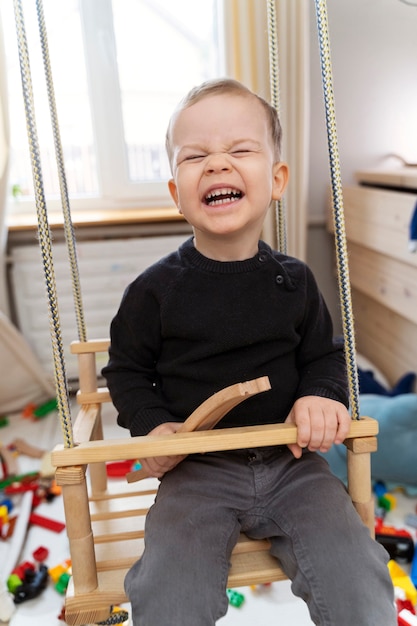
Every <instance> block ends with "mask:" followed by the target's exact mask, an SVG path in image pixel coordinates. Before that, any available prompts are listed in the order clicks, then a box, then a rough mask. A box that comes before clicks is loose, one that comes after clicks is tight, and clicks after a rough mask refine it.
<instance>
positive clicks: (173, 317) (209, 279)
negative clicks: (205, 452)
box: [103, 239, 348, 435]
mask: <svg viewBox="0 0 417 626" xmlns="http://www.w3.org/2000/svg"><path fill="white" fill-rule="evenodd" d="M332 333H333V331H332V323H331V319H330V316H329V313H328V310H327V308H326V305H325V303H324V301H323V298H322V296H321V295H320V292H319V290H318V288H317V285H316V282H315V280H314V278H313V275H312V273H311V271H310V270H309V269H308V267H307V266H306V265H305V264H304V263H302V262H301V261H299V260H297V259H294V258H291V257H288V256H285V255H283V254H280V253H278V252H276V251H273V250H272V249H271V248H270V247H269V246H268V245H267V244H265V243H264V242H262V241H261V242H259V252H258V253H257V254H256V256H254V257H253V258H251V259H247V260H245V261H235V262H220V261H214V260H211V259H208V258H206V257H204V256H202V255H201V254H200V253H199V252H198V251H197V250H196V249H195V247H194V245H193V241H192V239H189V240H187V241H186V242H185V243H184V244H183V245H182V246H180V248H179V249H178V250H177V251H176V252H174V253H172V254H170V255H169V256H167V257H165V258H163V259H161V260H160V261H159V262H157V263H156V264H154V265H153V266H151V267H150V268H149V269H147V270H146V271H145V272H144V273H143V274H141V275H140V276H139V277H138V278H137V279H136V280H135V281H134V282H133V283H132V284H131V285H130V286H129V287H128V288H127V290H126V292H125V294H124V297H123V300H122V303H121V305H120V309H119V311H118V313H117V315H116V316H115V318H114V319H113V321H112V325H111V347H110V360H109V363H108V365H107V366H106V367H105V368H104V369H103V374H104V376H105V378H106V379H107V383H108V386H109V389H110V393H111V396H112V399H113V402H114V404H115V406H116V408H117V410H118V412H119V417H118V423H119V424H120V425H121V426H123V427H125V428H129V429H130V432H131V434H132V435H144V434H147V433H148V432H149V431H150V430H152V429H153V428H155V427H156V426H157V425H159V424H161V423H163V422H167V421H184V419H186V418H187V417H188V415H190V414H191V413H192V412H193V411H194V409H195V408H196V407H197V406H198V405H199V404H201V403H202V402H203V401H204V400H206V399H207V398H208V397H209V396H211V395H212V394H214V393H215V392H216V391H219V390H220V389H222V388H224V387H227V386H228V385H232V384H234V383H237V382H242V381H245V380H250V379H252V378H257V377H259V376H268V377H269V379H270V382H271V386H272V389H271V390H270V391H267V392H263V393H260V394H258V395H256V396H253V397H252V398H249V399H248V400H245V401H244V402H243V403H241V404H240V405H238V406H237V407H235V408H234V409H233V410H231V411H230V412H229V413H228V414H227V415H226V416H225V417H224V418H223V419H222V420H221V422H220V423H219V427H220V426H222V427H232V426H246V425H253V424H262V423H273V422H282V421H284V420H285V418H286V417H287V415H288V413H289V411H290V409H291V407H292V405H293V403H294V401H295V400H296V399H297V398H299V397H301V396H306V395H319V396H324V397H327V398H332V399H334V400H338V401H339V402H343V403H344V404H345V405H346V406H347V404H348V397H347V385H346V374H345V363H344V356H343V348H342V346H341V345H338V346H337V345H336V344H335V342H334V341H333V338H332Z"/></svg>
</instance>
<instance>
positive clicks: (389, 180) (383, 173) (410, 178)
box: [355, 167, 417, 191]
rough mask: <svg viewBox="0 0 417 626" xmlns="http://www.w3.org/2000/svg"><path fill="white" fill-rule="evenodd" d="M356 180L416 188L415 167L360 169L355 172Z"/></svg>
mask: <svg viewBox="0 0 417 626" xmlns="http://www.w3.org/2000/svg"><path fill="white" fill-rule="evenodd" d="M355 177H356V180H357V181H358V182H363V183H367V184H375V185H383V186H385V187H402V188H405V189H413V190H414V191H415V190H416V189H417V169H416V168H415V167H398V168H396V169H392V170H361V171H360V172H356V173H355Z"/></svg>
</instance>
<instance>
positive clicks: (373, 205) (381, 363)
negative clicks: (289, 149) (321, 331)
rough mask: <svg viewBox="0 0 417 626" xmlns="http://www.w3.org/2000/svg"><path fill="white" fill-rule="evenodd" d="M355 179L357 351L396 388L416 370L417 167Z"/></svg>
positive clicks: (352, 246) (349, 231)
mask: <svg viewBox="0 0 417 626" xmlns="http://www.w3.org/2000/svg"><path fill="white" fill-rule="evenodd" d="M357 179H358V184H357V185H355V186H347V187H344V189H343V198H344V207H345V216H346V235H347V240H348V253H349V267H350V280H351V286H352V300H353V310H354V318H355V329H356V343H357V350H358V352H359V353H361V354H363V355H364V356H366V357H367V358H369V359H370V360H371V361H372V362H373V363H374V364H375V365H376V366H377V367H379V368H380V369H381V371H382V372H383V373H384V374H385V375H386V376H387V378H388V379H389V381H390V382H391V384H394V383H395V382H396V381H397V380H398V379H399V378H400V376H402V375H403V374H405V373H406V372H410V371H413V372H416V371H417V253H416V252H411V251H410V249H409V226H410V222H411V218H412V216H413V213H414V210H415V207H416V203H417V168H413V169H412V170H411V171H410V170H408V169H407V170H404V171H403V170H398V171H395V172H389V173H382V172H359V173H358V175H357Z"/></svg>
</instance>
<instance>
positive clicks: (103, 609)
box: [52, 340, 378, 625]
mask: <svg viewBox="0 0 417 626" xmlns="http://www.w3.org/2000/svg"><path fill="white" fill-rule="evenodd" d="M108 346H109V341H108V340H93V341H88V342H75V343H74V344H72V347H71V349H72V352H73V353H74V354H77V355H78V360H79V373H80V390H79V392H78V398H77V399H78V402H79V404H80V405H81V408H80V411H79V413H78V416H77V418H76V421H75V424H74V441H75V442H76V445H75V446H74V447H72V448H64V447H63V446H58V447H57V448H56V449H55V450H54V451H53V453H52V462H53V464H54V466H55V467H56V468H57V469H56V478H57V482H58V484H59V485H60V486H61V487H62V493H63V500H64V508H65V517H66V526H67V534H68V539H69V546H70V555H71V560H72V578H71V581H70V584H69V587H68V590H67V595H66V601H65V619H66V622H67V623H68V624H71V625H85V624H90V623H94V622H98V621H104V620H106V619H107V618H108V617H109V614H110V610H111V607H112V606H113V605H117V604H120V603H123V602H126V601H127V598H126V595H125V592H124V588H123V581H124V577H125V575H126V572H127V570H128V569H129V568H130V567H131V565H132V564H133V563H134V562H135V561H136V560H137V559H138V558H139V556H140V555H141V553H142V551H143V534H144V532H143V528H144V521H145V516H146V513H147V510H148V508H149V507H150V506H151V504H152V502H153V499H154V497H155V493H156V489H157V484H158V482H157V481H156V480H155V479H151V478H148V479H146V480H144V481H142V482H139V483H138V482H131V483H127V482H126V483H125V484H122V485H120V482H119V481H118V483H117V484H114V483H113V484H111V483H109V484H108V482H107V473H106V465H105V464H106V462H110V461H124V460H131V459H138V458H146V457H150V456H158V455H169V454H190V453H204V452H210V451H215V450H232V449H241V448H245V447H252V448H253V447H258V446H265V445H284V444H288V443H294V442H295V441H296V435H297V431H296V427H295V426H292V425H289V424H272V425H264V426H249V427H245V428H229V429H216V430H207V431H201V430H200V431H194V432H181V433H176V434H175V435H163V436H158V437H155V436H153V437H152V436H146V437H128V438H121V439H113V440H107V441H104V440H103V429H102V422H101V405H102V403H103V402H110V401H111V400H110V395H109V392H108V390H107V389H106V388H104V387H103V388H98V387H97V376H96V371H97V370H96V354H97V353H99V352H107V350H108ZM261 390H262V389H261ZM240 393H241V395H242V396H245V395H246V396H247V393H248V392H247V389H246V388H245V387H242V391H241V392H240ZM254 393H257V391H254ZM216 396H218V394H216ZM216 396H214V397H213V399H212V400H211V401H210V402H209V403H208V404H207V407H208V409H209V411H211V412H212V413H213V412H214V413H216V419H215V420H213V418H212V417H211V418H210V415H207V416H206V417H207V419H208V422H209V425H210V426H211V425H213V422H214V423H216V422H217V421H218V419H219V415H221V414H224V413H225V412H226V410H229V409H230V408H231V406H233V405H234V404H233V403H235V404H236V403H237V402H240V401H241V400H242V399H244V397H242V398H240V399H236V397H235V396H236V390H234V399H233V398H232V399H231V397H230V396H229V397H228V396H227V393H226V394H223V395H221V394H220V396H218V397H217V398H216ZM204 404H206V403H204ZM220 404H221V406H220ZM222 407H223V408H222ZM223 409H224V410H223ZM193 415H194V414H193ZM377 433H378V423H377V421H376V420H374V419H371V418H361V419H360V420H352V426H351V430H350V433H349V436H348V438H347V439H346V441H345V445H346V446H347V463H348V489H349V493H350V495H351V498H352V501H353V503H354V505H355V507H356V509H357V510H358V513H359V515H360V516H361V518H362V519H363V521H364V523H365V524H366V525H367V526H368V527H369V530H370V532H371V534H373V533H374V501H373V495H372V489H371V467H370V454H371V452H374V451H375V450H376V435H377ZM87 467H88V469H89V480H87V478H86V470H87ZM268 548H269V543H268V541H254V540H251V539H249V538H248V537H246V536H245V535H243V534H242V535H241V536H240V539H239V541H238V543H237V545H236V546H235V549H234V550H233V554H232V559H231V569H230V573H229V579H228V586H229V587H241V586H246V585H256V584H261V583H268V582H273V581H279V580H284V579H285V578H286V576H285V574H284V572H283V571H282V569H281V568H280V567H279V564H278V562H277V560H276V559H275V558H273V557H272V556H271V555H270V554H269V551H268Z"/></svg>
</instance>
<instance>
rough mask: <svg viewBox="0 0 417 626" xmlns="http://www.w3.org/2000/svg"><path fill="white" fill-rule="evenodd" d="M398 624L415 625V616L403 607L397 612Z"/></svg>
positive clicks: (416, 619)
mask: <svg viewBox="0 0 417 626" xmlns="http://www.w3.org/2000/svg"><path fill="white" fill-rule="evenodd" d="M398 626H417V617H416V616H415V615H413V613H411V611H409V610H408V609H403V610H402V611H400V612H399V614H398Z"/></svg>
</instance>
